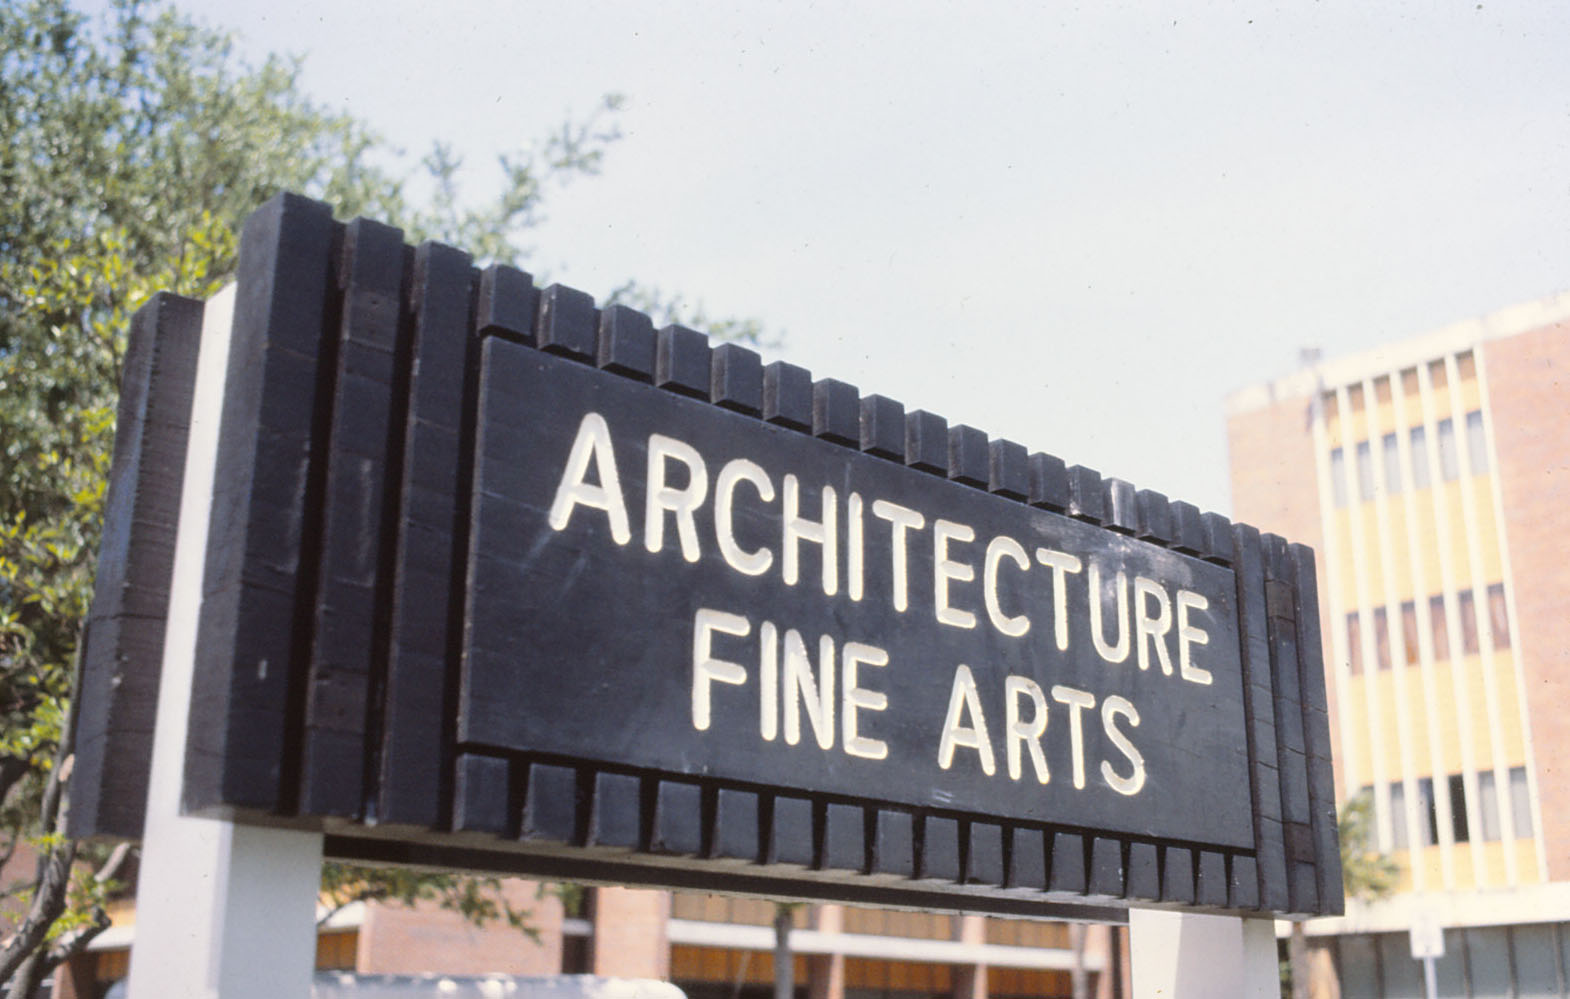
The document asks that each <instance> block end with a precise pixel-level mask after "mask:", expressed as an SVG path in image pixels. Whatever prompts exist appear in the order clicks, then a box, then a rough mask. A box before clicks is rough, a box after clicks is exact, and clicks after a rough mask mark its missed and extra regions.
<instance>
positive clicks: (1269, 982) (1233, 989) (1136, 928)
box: [1128, 909, 1281, 999]
mask: <svg viewBox="0 0 1570 999" xmlns="http://www.w3.org/2000/svg"><path fill="white" fill-rule="evenodd" d="M1128 936H1129V964H1130V970H1131V971H1132V973H1133V979H1134V981H1133V985H1134V997H1135V999H1174V997H1176V999H1183V997H1185V996H1194V997H1208V996H1228V997H1237V999H1277V997H1278V996H1280V994H1281V977H1280V971H1279V970H1278V964H1277V959H1276V924H1275V921H1274V920H1271V919H1239V918H1237V917H1235V916H1205V915H1197V914H1189V913H1179V912H1166V911H1162V910H1159V909H1130V910H1129V911H1128Z"/></svg>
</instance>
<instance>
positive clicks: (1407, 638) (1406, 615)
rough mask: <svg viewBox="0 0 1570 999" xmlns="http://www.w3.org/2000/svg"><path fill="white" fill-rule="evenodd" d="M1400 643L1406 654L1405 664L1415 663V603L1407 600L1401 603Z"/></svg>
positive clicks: (1411, 664) (1416, 646) (1412, 664)
mask: <svg viewBox="0 0 1570 999" xmlns="http://www.w3.org/2000/svg"><path fill="white" fill-rule="evenodd" d="M1401 644H1402V645H1403V646H1405V648H1404V649H1402V651H1403V652H1404V653H1405V654H1406V664H1407V665H1408V666H1414V665H1416V664H1417V658H1418V657H1417V648H1418V645H1417V605H1416V604H1414V603H1413V602H1412V601H1410V600H1408V601H1406V602H1405V603H1403V604H1402V605H1401Z"/></svg>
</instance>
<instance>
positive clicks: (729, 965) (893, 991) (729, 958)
mask: <svg viewBox="0 0 1570 999" xmlns="http://www.w3.org/2000/svg"><path fill="white" fill-rule="evenodd" d="M505 890H506V892H507V894H508V900H509V902H510V903H511V904H513V905H514V907H515V908H518V909H527V910H528V911H529V923H530V929H531V930H532V934H531V935H525V934H522V933H519V932H518V931H517V930H514V929H511V928H510V927H508V926H506V925H505V924H504V923H503V924H497V923H492V924H489V925H487V926H486V927H484V928H476V927H475V926H473V925H471V924H469V923H467V922H465V921H464V920H463V919H462V918H461V917H460V916H458V915H457V914H456V913H453V912H447V911H443V910H441V909H440V908H438V907H437V906H436V905H435V904H434V903H422V904H420V905H418V906H417V907H414V908H406V907H403V906H400V905H379V904H371V905H367V904H364V903H355V904H353V905H352V906H350V907H349V908H347V909H345V910H343V911H341V912H339V913H337V914H335V915H334V916H333V917H332V918H330V919H328V920H327V921H326V922H325V923H324V925H322V926H321V927H320V928H319V932H318V936H317V949H316V965H317V968H318V969H323V970H341V971H349V972H357V973H359V974H362V975H375V976H381V975H399V976H419V975H424V974H429V973H432V972H435V973H441V974H448V975H479V974H500V975H509V976H510V975H522V976H535V975H555V974H562V973H569V974H596V975H605V976H611V977H618V978H651V979H660V980H665V981H670V982H673V983H675V984H676V985H678V986H680V987H681V989H682V990H683V991H684V992H685V993H686V994H687V995H688V996H689V997H690V999H772V997H773V996H774V955H775V949H774V948H775V927H774V920H775V917H776V915H777V913H778V911H779V910H778V909H777V907H776V905H775V903H773V902H770V901H767V900H763V899H752V898H730V897H724V896H718V895H709V894H704V893H699V892H669V891H655V890H643V889H634V888H618V887H607V888H574V889H570V890H561V889H560V886H547V885H539V884H537V883H534V882H529V881H509V882H507V883H506V888H505ZM788 912H789V917H790V920H791V924H792V928H791V930H790V932H789V939H790V950H791V953H792V977H793V980H794V983H795V989H794V993H795V995H796V996H797V997H798V999H1057V997H1061V999H1069V997H1071V996H1072V995H1073V994H1074V993H1073V991H1072V986H1073V978H1074V973H1075V972H1074V969H1075V966H1076V964H1077V965H1078V967H1079V968H1080V969H1082V970H1083V972H1084V974H1085V978H1086V984H1087V986H1088V987H1089V989H1090V991H1089V993H1088V994H1089V995H1092V996H1095V997H1096V999H1117V997H1121V996H1125V995H1129V994H1131V993H1130V990H1129V985H1128V982H1129V970H1128V948H1127V932H1126V930H1125V929H1123V928H1121V927H1110V926H1087V927H1086V928H1085V933H1084V935H1083V938H1082V939H1080V940H1076V939H1075V937H1074V935H1073V934H1072V933H1071V930H1070V928H1069V926H1068V925H1067V924H1064V923H1055V922H1043V921H1038V920H1023V919H999V918H991V917H984V916H979V915H974V914H964V913H957V912H956V913H937V912H902V911H893V910H886V909H867V908H858V907H853V906H842V905H831V904H811V905H797V906H793V907H790V908H789V910H788ZM115 916H116V920H115V922H116V925H115V926H114V927H113V928H111V929H110V930H109V931H107V932H106V933H104V934H103V935H102V936H101V937H99V938H98V939H97V940H96V941H94V943H93V945H92V948H91V949H90V950H89V951H88V952H87V953H86V954H84V955H82V956H81V957H80V958H78V959H77V960H76V961H74V962H72V965H71V966H70V967H68V968H64V969H62V970H61V971H60V972H59V974H58V975H57V991H56V993H55V994H56V995H65V996H82V997H89V996H95V995H102V994H103V990H105V989H106V988H108V986H109V984H110V983H112V982H116V981H119V980H120V979H122V978H123V977H124V976H125V975H126V974H127V972H128V969H129V966H130V954H129V948H130V947H131V946H132V945H134V942H135V924H134V912H133V911H132V910H131V908H130V907H129V905H127V906H126V907H124V908H123V909H121V910H119V911H117V912H116V913H115ZM431 988H432V992H431V994H435V988H436V983H431ZM409 994H414V993H413V992H412V991H411V992H410V993H409Z"/></svg>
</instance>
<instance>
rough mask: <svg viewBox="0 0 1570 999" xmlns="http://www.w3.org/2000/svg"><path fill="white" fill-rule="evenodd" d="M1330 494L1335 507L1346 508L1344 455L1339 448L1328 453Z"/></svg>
mask: <svg viewBox="0 0 1570 999" xmlns="http://www.w3.org/2000/svg"><path fill="white" fill-rule="evenodd" d="M1330 494H1331V496H1332V497H1334V500H1335V504H1336V506H1346V453H1345V452H1343V451H1342V450H1341V449H1340V448H1336V449H1335V450H1333V451H1331V452H1330Z"/></svg>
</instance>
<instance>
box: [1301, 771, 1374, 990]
mask: <svg viewBox="0 0 1570 999" xmlns="http://www.w3.org/2000/svg"><path fill="white" fill-rule="evenodd" d="M1373 810H1374V802H1373V799H1372V798H1371V797H1370V796H1369V795H1368V794H1367V793H1366V792H1365V793H1360V794H1358V795H1356V796H1355V797H1353V798H1352V799H1351V800H1349V801H1347V802H1345V803H1344V804H1342V806H1341V812H1340V815H1339V816H1338V817H1337V820H1336V824H1337V827H1338V832H1339V834H1340V838H1341V885H1342V888H1343V890H1344V891H1345V892H1346V895H1347V897H1348V898H1353V899H1357V900H1358V901H1360V902H1372V901H1376V900H1378V899H1381V898H1384V897H1385V896H1387V895H1389V894H1390V893H1391V892H1393V891H1395V889H1396V882H1397V880H1398V879H1399V878H1400V877H1401V865H1400V864H1398V863H1396V861H1394V860H1393V859H1391V858H1390V857H1389V856H1388V855H1386V854H1384V853H1381V852H1380V851H1379V848H1378V847H1377V846H1376V845H1375V842H1374V829H1373V822H1374V814H1373ZM1287 962H1288V964H1289V965H1290V967H1291V974H1290V978H1291V989H1292V999H1308V983H1309V977H1310V976H1309V967H1308V935H1307V934H1306V933H1305V932H1304V930H1303V924H1302V923H1301V922H1296V923H1293V924H1292V934H1291V936H1290V937H1288V938H1287Z"/></svg>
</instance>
